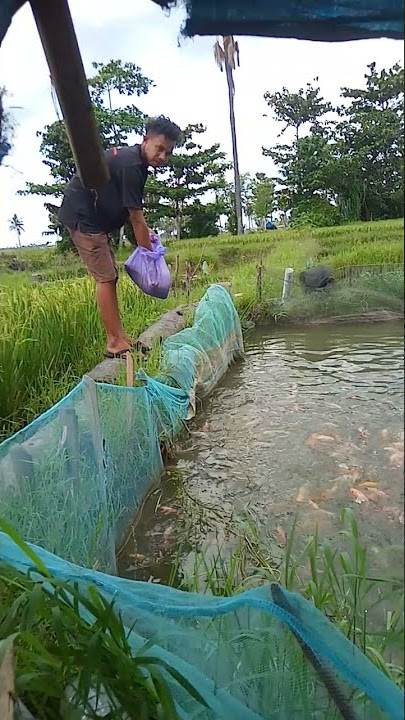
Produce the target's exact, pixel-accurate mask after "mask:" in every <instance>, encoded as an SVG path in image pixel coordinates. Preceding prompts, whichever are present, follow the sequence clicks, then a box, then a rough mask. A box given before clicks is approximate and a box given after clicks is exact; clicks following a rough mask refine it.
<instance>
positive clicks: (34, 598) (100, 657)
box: [0, 523, 205, 720]
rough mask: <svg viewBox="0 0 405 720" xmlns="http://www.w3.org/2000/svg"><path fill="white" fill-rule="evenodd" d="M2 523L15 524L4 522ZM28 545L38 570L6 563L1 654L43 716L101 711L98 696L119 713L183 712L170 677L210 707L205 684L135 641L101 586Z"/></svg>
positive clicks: (167, 717)
mask: <svg viewBox="0 0 405 720" xmlns="http://www.w3.org/2000/svg"><path fill="white" fill-rule="evenodd" d="M2 528H3V529H5V530H6V531H7V530H8V527H7V526H6V525H5V524H4V523H2ZM10 534H11V536H12V537H13V538H14V539H17V543H18V545H19V546H20V548H21V549H22V550H24V551H27V546H26V545H25V543H24V542H23V541H22V540H21V539H20V538H19V537H18V536H16V534H15V533H14V532H12V531H11V533H10ZM28 552H29V553H30V559H31V562H32V566H33V568H35V569H36V576H35V578H34V577H33V576H32V574H29V575H28V576H26V575H24V574H23V573H21V572H18V571H17V570H15V569H14V568H12V567H11V566H9V565H7V564H5V563H0V580H1V596H2V603H1V609H0V662H4V663H5V665H8V672H9V676H10V675H11V677H12V681H13V685H14V682H15V695H16V696H17V697H18V698H19V699H20V701H22V702H23V703H24V705H25V707H26V708H28V709H29V710H30V711H31V712H33V713H34V714H35V717H38V718H42V719H43V720H55V718H59V717H62V716H63V717H69V718H73V717H81V716H82V715H84V714H85V715H86V717H100V715H99V714H98V713H97V714H96V713H95V710H94V705H95V704H96V703H95V699H96V702H97V704H98V700H100V705H101V706H102V705H103V703H104V706H105V705H107V707H108V708H109V714H108V717H110V718H117V720H118V718H125V717H128V718H135V717H136V718H140V720H141V719H144V720H178V713H177V711H176V709H175V704H174V700H173V696H172V693H171V691H170V688H169V686H168V681H167V679H168V678H171V679H172V680H175V681H176V682H177V683H178V684H179V685H180V686H181V687H182V688H183V691H184V692H185V693H187V694H189V695H190V696H191V697H192V698H194V700H196V701H197V702H199V704H200V705H201V708H203V707H204V705H205V702H204V700H203V699H202V697H201V695H200V694H199V692H198V690H197V689H196V688H194V687H193V686H192V685H191V683H190V682H189V681H188V680H187V679H186V678H185V677H183V676H182V675H181V673H179V671H178V670H176V669H175V668H174V667H172V666H171V665H170V664H169V663H167V662H165V661H164V660H161V659H159V658H158V657H155V656H154V655H153V654H152V653H151V652H150V648H151V647H153V643H151V642H146V641H145V642H144V643H141V646H140V647H139V648H138V649H134V647H133V645H131V643H130V640H129V638H128V628H126V627H125V626H124V624H123V622H122V620H121V618H120V617H119V615H118V613H117V612H116V610H115V608H114V604H113V603H112V602H108V601H106V600H105V599H104V597H103V596H102V595H101V594H100V593H99V592H98V591H97V590H96V588H95V587H92V588H90V589H89V590H88V591H87V592H85V591H81V590H80V589H79V588H78V587H77V585H74V584H72V583H65V582H61V581H58V580H57V579H56V578H54V577H52V576H51V575H50V573H49V571H48V570H47V569H46V568H45V567H44V565H43V564H42V563H41V561H40V560H39V558H38V557H37V556H36V555H35V554H34V553H33V552H32V551H29V549H28ZM11 649H12V650H13V652H14V655H15V659H16V663H15V665H14V661H13V656H11V657H10V650H11ZM2 671H3V667H2ZM2 692H3V691H2ZM67 698H69V702H67ZM100 710H101V708H100ZM103 716H104V715H103Z"/></svg>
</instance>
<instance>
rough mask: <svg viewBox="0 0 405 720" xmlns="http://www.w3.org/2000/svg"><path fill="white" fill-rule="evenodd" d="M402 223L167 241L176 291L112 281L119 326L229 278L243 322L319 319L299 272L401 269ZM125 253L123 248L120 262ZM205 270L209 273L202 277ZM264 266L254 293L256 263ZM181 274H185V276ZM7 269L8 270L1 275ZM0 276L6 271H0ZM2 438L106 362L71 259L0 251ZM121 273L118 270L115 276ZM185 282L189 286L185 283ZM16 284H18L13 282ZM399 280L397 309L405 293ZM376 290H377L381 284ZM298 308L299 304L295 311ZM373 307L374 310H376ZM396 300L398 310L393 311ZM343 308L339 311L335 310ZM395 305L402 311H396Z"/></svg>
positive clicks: (91, 305) (89, 301)
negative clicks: (288, 291) (286, 284)
mask: <svg viewBox="0 0 405 720" xmlns="http://www.w3.org/2000/svg"><path fill="white" fill-rule="evenodd" d="M402 235H403V221H399V220H396V221H384V222H379V223H364V224H355V225H348V226H346V227H336V228H320V229H310V230H309V229H308V230H278V231H277V232H268V233H261V232H257V233H247V234H246V235H244V236H243V237H241V238H236V237H234V236H230V235H221V236H219V237H211V238H201V239H197V240H187V241H180V242H179V243H177V242H175V241H174V242H173V241H170V242H169V247H168V262H170V263H171V266H172V272H173V273H174V269H175V267H176V264H178V267H179V270H178V273H177V277H176V282H177V288H176V290H175V292H173V293H172V294H171V295H170V297H169V299H168V300H167V301H160V300H154V299H152V298H148V297H146V296H144V295H143V294H142V293H141V292H139V291H138V290H137V289H136V288H135V287H134V286H133V285H132V283H131V282H130V281H129V279H128V278H127V277H126V276H125V277H124V276H123V277H122V279H121V281H120V283H119V296H120V307H121V313H122V317H123V322H124V326H125V328H126V330H127V332H129V333H130V334H132V335H133V336H134V337H136V336H137V335H138V334H139V333H140V332H142V330H144V329H145V328H146V327H147V326H148V325H150V324H151V323H152V322H154V321H155V320H156V319H157V318H158V317H159V315H161V314H162V313H163V312H165V311H166V310H168V309H171V308H173V307H175V306H176V305H178V304H181V303H186V302H187V301H188V300H199V299H200V298H201V297H202V295H203V293H204V291H205V289H206V288H207V287H208V286H209V285H210V284H212V283H213V282H218V281H231V283H232V289H233V292H234V297H235V304H236V306H237V309H238V312H239V314H240V316H241V319H242V322H243V323H244V322H245V321H250V320H252V319H253V320H258V319H264V318H265V317H276V318H278V319H280V318H283V317H284V318H285V319H288V318H289V317H292V316H293V310H294V312H295V307H296V308H297V312H298V314H300V313H299V309H300V307H302V308H304V310H305V312H304V310H302V311H301V315H302V316H305V315H306V316H308V315H311V314H312V315H311V316H314V315H316V314H319V313H322V311H323V312H324V314H325V304H324V303H323V301H321V302H318V304H315V305H312V306H311V310H310V311H309V310H308V309H307V304H308V302H309V301H308V300H307V299H306V298H305V299H304V300H302V297H301V296H302V293H301V291H300V288H299V282H298V275H299V271H300V270H301V269H303V268H305V267H306V266H307V265H308V264H309V263H310V262H315V263H317V262H322V263H325V262H326V263H328V264H331V265H333V266H334V267H336V268H337V267H341V266H347V265H349V266H358V265H360V266H363V265H374V264H377V265H378V264H381V263H383V264H387V263H388V264H394V265H395V264H398V263H402V262H403V242H402V241H401V237H402ZM128 252H129V250H126V251H125V254H124V252H123V251H122V250H120V252H119V254H118V258H119V262H120V263H121V264H122V261H123V259H124V257H125V256H126V255H128ZM13 257H17V259H20V260H22V261H23V262H24V263H25V265H24V270H21V271H14V272H12V273H11V272H10V271H9V270H8V269H7V268H8V265H7V263H9V262H10V258H13ZM204 261H205V262H206V263H208V267H209V273H208V274H204V273H203V271H202V264H203V262H204ZM258 264H262V265H263V268H264V269H263V273H262V282H261V287H260V288H258V283H257V266H258ZM287 266H291V267H293V268H294V270H295V271H296V273H295V283H294V292H293V300H294V302H295V303H296V305H295V306H294V304H291V306H290V308H289V310H288V311H285V309H284V308H283V309H280V307H279V305H278V304H277V302H276V303H274V302H273V299H274V298H276V299H277V298H280V295H281V289H282V283H283V274H284V269H285V267H287ZM187 268H189V269H188V270H187ZM5 269H6V273H5V272H4V271H5ZM2 270H3V272H1V271H2ZM0 272H1V276H0V282H1V288H0V313H1V329H2V330H1V341H0V367H1V375H0V406H1V419H0V437H5V436H8V435H10V433H12V432H14V431H16V430H18V429H19V428H21V427H23V426H24V425H25V424H26V423H27V422H29V421H30V420H32V419H33V418H34V417H36V416H37V415H38V414H40V413H41V412H43V411H44V410H46V409H47V408H49V407H50V406H51V405H52V404H54V403H55V402H56V401H57V400H59V399H60V398H61V397H63V395H65V394H66V393H67V392H68V390H69V389H71V388H72V387H73V386H74V385H75V384H76V383H77V382H78V380H79V379H80V378H81V377H82V376H83V374H84V373H85V372H87V371H88V370H90V369H91V368H92V367H93V366H94V365H96V364H97V362H99V361H101V360H102V358H103V349H104V335H103V330H102V327H101V323H100V320H99V317H98V312H97V307H96V303H95V297H94V287H93V283H92V281H91V280H90V279H89V278H87V277H84V278H79V279H78V278H77V275H78V273H80V272H83V268H82V266H81V265H80V261H79V260H78V258H77V257H75V256H74V255H73V254H68V255H67V256H65V257H64V256H61V255H58V254H57V253H56V252H55V250H53V249H43V250H32V249H29V250H28V249H26V250H21V251H17V250H16V251H15V252H14V251H13V252H3V253H1V254H0ZM32 273H39V274H42V275H43V276H44V277H54V278H60V277H65V278H66V277H67V276H68V275H69V274H70V275H71V276H72V277H71V279H62V280H58V281H56V280H55V282H45V283H44V282H40V283H39V282H34V283H33V282H32ZM122 274H123V275H125V273H122ZM190 275H192V281H191V282H189V281H188V280H187V277H188V278H190ZM13 278H15V280H13ZM400 284H401V281H400V280H399V282H398V285H397V287H398V289H399V291H400V292H399V298H397V306H399V305H401V300H400V298H401V297H402V295H403V293H402V290H401V288H400ZM380 286H381V283H380V285H379V287H380ZM370 292H371V291H367V293H366V296H367V297H366V300H365V301H364V302H363V301H362V300H361V298H360V300H359V301H357V300H356V302H354V303H353V309H352V312H357V311H358V309H359V307H361V309H362V310H364V309H365V308H366V307H368V306H370V303H369V301H368V300H367V298H368V297H369V296H370ZM393 302H394V301H393V295H392V293H391V292H389V293H388V294H384V293H383V292H376V294H375V297H374V300H373V302H372V303H371V304H372V305H373V306H377V307H380V308H381V307H384V308H385V306H386V303H388V309H391V308H392V304H393ZM300 303H302V306H301V305H300ZM378 303H380V305H378ZM398 303H399V305H398ZM349 305H350V293H349V294H347V297H346V299H345V300H342V302H340V301H339V302H338V301H337V300H336V302H335V305H334V306H333V312H332V308H331V306H330V305H328V309H327V312H326V314H334V313H335V314H337V313H338V312H347V311H348V306H349ZM339 307H340V310H339ZM401 307H402V305H401Z"/></svg>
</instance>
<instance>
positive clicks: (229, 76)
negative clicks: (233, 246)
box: [214, 35, 243, 235]
mask: <svg viewBox="0 0 405 720" xmlns="http://www.w3.org/2000/svg"><path fill="white" fill-rule="evenodd" d="M222 40H223V46H221V44H220V42H219V40H217V42H216V43H215V45H214V57H215V62H216V63H217V65H218V67H219V69H220V70H221V72H223V69H224V67H225V73H226V81H227V85H228V99H229V121H230V126H231V137H232V157H233V171H234V180H235V211H236V221H237V234H238V235H242V234H243V217H242V197H241V184H240V173H239V159H238V146H237V142H236V124H235V107H234V96H235V83H234V81H233V71H234V70H235V68H236V65H237V66H238V67H239V45H238V43H237V41H235V39H234V37H233V35H224V36H223V38H222Z"/></svg>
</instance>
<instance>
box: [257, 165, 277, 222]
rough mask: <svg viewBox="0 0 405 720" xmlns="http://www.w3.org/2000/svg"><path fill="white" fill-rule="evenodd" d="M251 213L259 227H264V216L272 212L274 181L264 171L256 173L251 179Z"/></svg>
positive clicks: (266, 216)
mask: <svg viewBox="0 0 405 720" xmlns="http://www.w3.org/2000/svg"><path fill="white" fill-rule="evenodd" d="M252 197H253V215H254V218H255V221H256V223H257V224H258V226H259V227H261V228H263V229H265V226H266V218H268V217H271V215H272V213H273V212H274V182H273V180H272V179H271V178H269V177H267V175H265V174H264V173H256V175H255V177H254V180H253V181H252Z"/></svg>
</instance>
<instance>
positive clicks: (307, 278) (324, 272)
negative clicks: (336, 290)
mask: <svg viewBox="0 0 405 720" xmlns="http://www.w3.org/2000/svg"><path fill="white" fill-rule="evenodd" d="M300 281H301V285H302V286H303V287H304V289H305V290H306V291H307V292H311V291H313V290H324V289H325V288H328V287H330V286H331V285H333V283H334V282H335V278H334V276H333V268H331V267H328V266H327V265H317V266H315V267H312V268H309V269H308V270H303V271H302V273H300Z"/></svg>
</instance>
